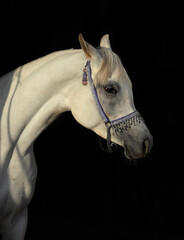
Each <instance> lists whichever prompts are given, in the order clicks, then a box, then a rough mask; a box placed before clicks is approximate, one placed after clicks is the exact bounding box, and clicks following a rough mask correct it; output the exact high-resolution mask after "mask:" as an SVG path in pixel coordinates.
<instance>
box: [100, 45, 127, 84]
mask: <svg viewBox="0 0 184 240" xmlns="http://www.w3.org/2000/svg"><path fill="white" fill-rule="evenodd" d="M98 50H99V52H100V54H101V56H102V58H103V62H102V66H101V68H100V69H99V71H98V73H97V77H96V82H97V84H99V85H102V86H104V85H105V84H106V83H107V81H108V78H109V77H111V75H112V73H113V72H114V71H117V77H118V78H119V77H120V76H121V75H122V73H123V71H124V70H123V65H122V63H121V60H120V58H119V57H118V55H117V54H115V53H114V52H113V51H112V50H111V49H108V48H105V47H100V48H99V49H98Z"/></svg>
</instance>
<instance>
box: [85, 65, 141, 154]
mask: <svg viewBox="0 0 184 240" xmlns="http://www.w3.org/2000/svg"><path fill="white" fill-rule="evenodd" d="M88 82H89V85H90V88H91V92H92V95H93V99H94V101H95V104H96V106H97V109H98V111H99V113H100V115H101V117H102V119H103V121H104V123H105V126H106V128H107V149H108V152H113V151H114V146H115V148H117V145H116V144H115V143H113V142H111V128H112V130H113V134H116V135H118V134H120V133H122V132H124V131H127V130H128V129H129V128H131V127H132V126H135V125H136V124H137V123H140V122H141V121H143V118H142V117H141V115H140V113H139V112H138V111H137V110H136V111H134V112H132V113H129V114H128V115H126V116H124V117H121V118H118V119H115V120H112V121H111V120H110V119H109V118H108V116H107V115H106V113H105V112H104V110H103V108H102V105H101V103H100V100H99V98H98V94H97V91H96V88H95V85H94V83H93V79H92V76H91V66H90V61H89V60H88V61H87V63H86V65H85V67H84V69H83V78H82V84H83V85H85V86H86V85H87V84H88Z"/></svg>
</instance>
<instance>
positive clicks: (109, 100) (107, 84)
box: [74, 34, 153, 159]
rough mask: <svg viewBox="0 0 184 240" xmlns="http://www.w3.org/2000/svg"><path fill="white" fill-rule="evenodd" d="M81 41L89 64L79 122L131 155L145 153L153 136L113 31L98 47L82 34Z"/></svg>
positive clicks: (86, 69) (139, 155) (130, 157)
mask: <svg viewBox="0 0 184 240" xmlns="http://www.w3.org/2000/svg"><path fill="white" fill-rule="evenodd" d="M79 41H80V45H81V48H82V50H83V52H84V56H85V58H86V61H87V64H86V66H85V68H84V73H83V85H84V86H82V84H81V92H80V99H82V101H81V105H80V110H79V111H78V114H77V116H76V118H77V120H78V122H80V123H81V124H82V125H83V126H85V127H87V128H89V129H91V130H93V131H94V132H95V133H96V134H98V135H99V136H101V137H102V138H105V139H107V141H108V142H109V138H110V139H111V140H112V141H113V142H114V143H116V144H118V145H120V146H122V147H123V148H124V153H125V156H126V157H127V158H128V159H138V158H142V157H145V156H146V155H147V154H148V153H149V152H150V150H151V148H152V145H153V139H152V136H151V134H150V132H149V130H148V128H147V126H146V124H145V122H144V121H143V118H142V117H141V115H140V114H139V113H138V112H137V110H136V108H135V105H134V99H133V92H132V83H131V81H130V79H129V77H128V75H127V73H126V70H125V68H124V67H123V65H122V63H121V60H120V58H119V57H118V56H117V55H116V54H115V53H114V52H113V51H112V49H111V45H110V41H109V35H105V36H103V37H102V39H101V41H100V46H99V47H98V48H94V47H93V46H92V45H90V44H89V43H87V42H86V41H85V40H84V38H83V37H82V35H81V34H80V35H79ZM88 82H89V84H88ZM90 88H91V90H90ZM84 102H85V106H83V105H84ZM78 109H79V108H78ZM99 113H100V114H99ZM80 114H82V115H80ZM100 115H101V116H100ZM74 117H75V114H74ZM104 123H105V124H104ZM109 147H110V146H109Z"/></svg>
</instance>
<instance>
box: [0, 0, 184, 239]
mask: <svg viewBox="0 0 184 240" xmlns="http://www.w3.org/2000/svg"><path fill="white" fill-rule="evenodd" d="M3 2H4V3H3V4H2V3H1V8H0V11H1V13H0V33H1V37H0V41H1V44H0V53H1V54H0V55H1V58H0V59H1V67H0V74H1V75H3V74H5V73H6V72H9V71H11V70H12V69H14V68H16V67H18V66H20V65H22V64H24V63H27V62H29V61H31V60H33V59H36V58H38V57H41V56H44V55H46V54H48V53H50V52H53V51H57V50H62V49H68V48H80V46H79V42H78V34H79V33H83V36H84V38H85V39H86V40H87V41H88V42H89V43H91V44H92V45H93V46H98V45H99V41H100V38H101V37H102V36H103V35H104V34H106V33H109V34H110V40H111V45H112V49H113V50H114V52H116V53H117V54H118V55H119V56H120V57H121V59H122V62H123V64H124V66H125V68H126V70H127V72H128V74H129V77H130V79H131V80H132V83H133V91H134V98H135V99H134V101H135V105H136V107H137V109H138V110H139V111H140V113H141V114H142V115H143V117H144V119H145V121H146V124H147V126H148V127H149V129H150V131H151V133H152V135H153V137H154V146H153V150H152V152H151V154H150V155H149V156H148V157H147V158H145V159H142V160H139V161H138V163H137V164H136V165H133V164H129V163H128V161H126V160H125V157H124V156H123V153H122V149H121V148H118V150H117V151H116V152H115V153H112V154H107V153H104V152H102V151H101V149H100V147H99V143H98V139H97V137H96V135H95V134H94V133H93V132H92V131H90V130H87V129H85V128H84V127H82V126H81V125H79V124H78V123H77V122H76V121H75V120H74V118H73V117H72V115H71V114H70V113H64V114H62V115H61V116H60V117H59V118H58V119H57V120H56V121H55V122H54V123H53V124H51V126H49V127H48V128H47V129H46V130H45V131H44V132H43V133H42V134H41V135H40V137H39V138H38V139H37V140H36V142H35V148H34V149H35V155H36V159H37V165H38V179H37V185H36V191H35V194H34V197H33V200H32V202H31V204H30V206H29V223H28V229H27V234H26V240H30V239H54V238H57V239H68V238H72V237H80V238H85V239H94V238H102V237H103V238H108V237H109V238H111V239H154V240H155V239H162V240H163V239H183V238H182V236H184V233H183V229H182V228H183V215H184V207H183V202H184V175H183V166H184V165H183V161H184V159H183V136H182V135H183V119H184V117H183V111H182V110H183V104H182V101H183V98H182V95H183V91H182V89H183V67H184V19H183V10H184V4H183V1H177V2H176V1H174V2H171V1H168V2H165V3H164V2H161V1H159V3H157V2H155V1H152V2H151V1H146V2H147V4H145V2H144V4H143V3H141V2H140V1H136V2H133V1H128V2H129V3H127V1H117V2H116V1H112V0H109V1H108V0H104V1H71V0H68V1H64V2H63V1H58V2H56V1H48V2H47V1H44V2H42V3H40V2H39V1H16V0H8V1H6V2H5V1H3ZM81 71H82V69H81Z"/></svg>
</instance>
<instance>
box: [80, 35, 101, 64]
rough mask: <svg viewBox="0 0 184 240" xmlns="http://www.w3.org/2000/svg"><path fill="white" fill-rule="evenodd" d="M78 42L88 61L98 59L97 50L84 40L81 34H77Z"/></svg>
mask: <svg viewBox="0 0 184 240" xmlns="http://www.w3.org/2000/svg"><path fill="white" fill-rule="evenodd" d="M79 42H80V45H81V48H82V50H83V51H84V53H85V55H86V57H87V58H88V59H93V58H97V57H98V55H99V53H98V52H97V50H96V49H95V48H94V47H93V46H91V45H90V44H89V43H88V42H86V41H85V40H84V38H83V36H82V34H81V33H80V34H79Z"/></svg>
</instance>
